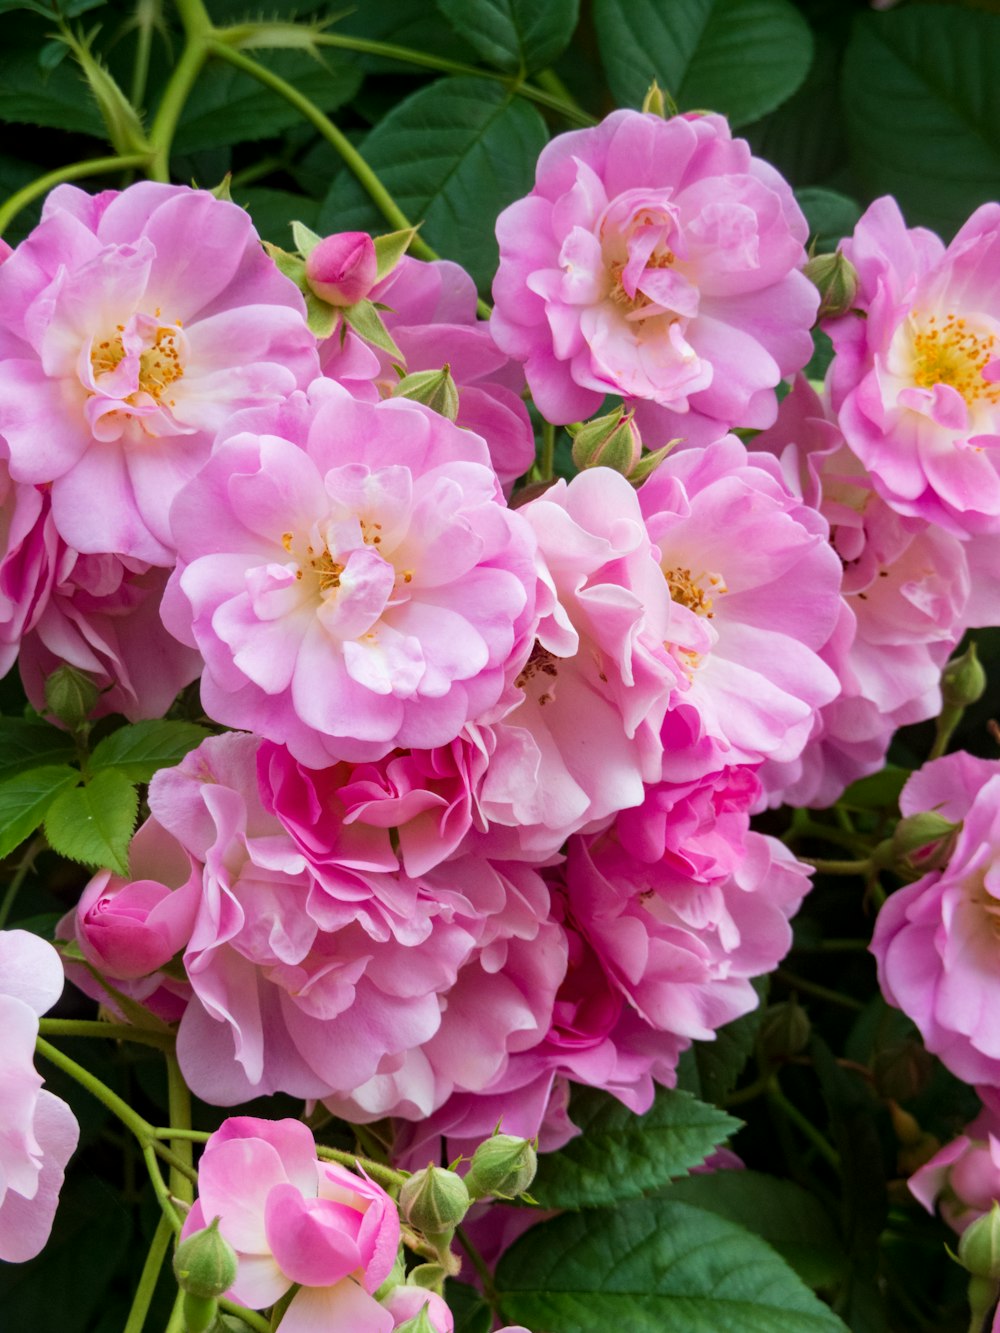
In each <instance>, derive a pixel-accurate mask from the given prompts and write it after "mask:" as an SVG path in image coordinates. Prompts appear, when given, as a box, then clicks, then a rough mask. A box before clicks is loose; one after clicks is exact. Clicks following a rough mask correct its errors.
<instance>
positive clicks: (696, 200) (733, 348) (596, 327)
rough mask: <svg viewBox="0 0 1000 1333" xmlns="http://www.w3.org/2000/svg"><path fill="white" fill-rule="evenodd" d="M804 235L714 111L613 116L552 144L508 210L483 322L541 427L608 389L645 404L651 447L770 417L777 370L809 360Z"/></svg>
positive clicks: (795, 212) (770, 178)
mask: <svg viewBox="0 0 1000 1333" xmlns="http://www.w3.org/2000/svg"><path fill="white" fill-rule="evenodd" d="M807 234H808V227H807V224H806V221H805V218H804V217H803V216H802V213H801V211H800V209H799V207H798V205H797V204H796V202H795V199H794V197H793V195H792V191H791V189H790V187H789V186H788V184H787V183H786V182H785V181H784V180H783V179H782V178H781V176H779V175H778V173H777V172H776V171H775V170H774V168H773V167H770V166H768V165H767V163H765V162H763V161H761V160H760V159H759V158H755V157H753V156H751V153H750V149H749V147H748V146H747V144H746V142H745V141H744V140H742V139H733V138H732V137H731V135H730V132H729V127H728V125H727V124H726V122H725V121H724V120H723V119H722V118H721V117H720V116H714V115H706V116H690V117H688V116H674V117H673V118H672V119H671V120H663V119H661V118H660V117H658V116H655V115H643V114H641V113H640V112H637V111H615V112H613V113H612V114H611V115H610V116H608V117H606V118H605V119H604V120H603V121H602V122H601V124H600V125H598V126H596V127H595V128H593V129H585V130H575V131H572V132H571V133H569V134H561V135H559V136H557V137H556V138H555V139H553V140H552V142H551V143H550V144H548V146H547V147H546V148H545V149H544V150H543V151H542V154H541V157H540V158H539V160H538V167H537V172H536V177H535V188H534V189H533V190H532V192H531V194H530V195H528V196H527V198H525V199H520V200H518V201H517V202H516V203H514V204H512V205H511V206H510V207H509V208H507V209H506V210H505V211H504V212H503V213H501V214H500V217H499V219H498V220H497V237H498V239H499V242H500V267H499V270H498V272H497V276H496V278H495V280H494V283H493V299H494V301H495V307H494V312H493V317H492V321H491V327H492V329H493V334H494V337H495V338H496V340H497V343H498V344H499V346H500V347H501V348H503V350H504V351H505V352H508V353H509V354H510V355H511V356H514V357H517V358H518V359H519V360H522V361H524V362H525V373H526V375H527V379H528V384H529V386H530V388H531V391H532V394H533V396H534V399H535V402H536V403H537V405H538V407H539V410H540V411H541V412H542V414H543V415H544V416H546V417H547V418H548V419H549V420H550V421H554V422H557V423H566V422H571V421H577V420H581V419H583V418H584V417H588V416H590V415H592V414H593V413H594V412H595V411H596V410H597V409H598V408H599V407H600V405H601V402H602V400H603V398H604V397H605V395H606V394H609V393H611V394H620V395H621V396H622V397H623V398H625V399H627V400H629V402H630V405H631V404H632V403H634V404H637V405H638V413H637V420H638V421H639V424H640V426H641V429H642V431H643V434H644V436H645V437H646V438H647V443H648V444H649V445H650V447H654V446H656V445H660V444H665V443H666V442H667V441H668V440H670V439H671V438H673V437H675V436H683V437H685V438H686V439H687V441H688V442H689V443H699V444H703V443H706V442H707V441H708V440H711V439H715V438H717V437H718V436H719V435H721V434H723V433H724V432H725V431H726V430H728V429H729V427H730V426H733V425H740V426H756V427H762V426H768V425H770V423H771V422H772V421H773V420H774V415H775V412H776V410H777V400H776V398H775V395H774V389H775V386H776V385H777V384H778V381H779V380H780V379H781V378H782V377H783V376H785V375H788V374H791V373H793V372H794V371H796V370H798V369H800V368H801V367H802V366H804V365H805V363H806V362H807V361H808V360H809V357H810V356H811V354H812V339H811V338H810V335H809V329H810V327H811V325H812V323H813V320H814V318H815V314H816V309H817V306H818V301H819V298H818V295H817V293H816V289H815V288H814V287H813V286H812V284H811V283H810V282H809V281H808V280H807V279H806V278H805V277H804V276H803V275H802V274H801V273H799V272H797V271H796V270H797V269H798V268H799V267H800V266H801V265H802V264H803V263H804V262H805V250H804V248H803V246H804V242H805V240H806V237H807Z"/></svg>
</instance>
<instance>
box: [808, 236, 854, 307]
mask: <svg viewBox="0 0 1000 1333" xmlns="http://www.w3.org/2000/svg"><path fill="white" fill-rule="evenodd" d="M802 271H803V272H804V273H805V275H806V277H807V278H808V279H809V281H810V282H811V283H813V285H814V286H815V287H816V290H817V291H818V292H819V310H817V312H816V318H817V319H836V318H837V316H838V315H846V314H847V312H848V311H849V310H850V309H851V308H852V306H853V305H854V302H855V301H856V300H857V296H858V270H857V269H856V268H855V267H854V265H853V264H852V263H851V261H850V260H849V259H848V258H847V256H846V255H844V254H842V253H841V251H840V250H838V251H837V252H836V253H835V254H832V255H814V256H813V258H812V259H810V260H809V261H808V262H807V264H806V266H805V268H804V269H803V270H802Z"/></svg>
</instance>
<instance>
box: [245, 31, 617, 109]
mask: <svg viewBox="0 0 1000 1333" xmlns="http://www.w3.org/2000/svg"><path fill="white" fill-rule="evenodd" d="M231 32H232V38H236V39H237V40H239V37H240V35H241V29H238V28H234V29H232V30H231ZM226 35H227V34H226V32H225V31H220V33H219V36H220V37H221V38H222V39H223V40H225V38H226ZM232 38H231V39H232ZM313 40H314V41H315V42H316V44H317V46H332V47H338V48H339V49H340V50H342V51H356V52H357V53H358V54H359V55H370V56H383V57H385V59H387V60H399V61H402V62H403V63H404V64H407V65H420V66H422V67H423V68H424V69H433V70H437V71H438V73H440V74H456V75H459V76H462V75H468V76H469V77H471V78H477V79H492V80H493V81H494V82H495V83H503V84H506V85H507V87H509V88H510V89H511V90H512V91H513V92H515V93H517V95H518V96H519V97H524V98H526V99H527V100H528V101H529V102H535V103H537V104H538V106H544V107H545V108H546V109H547V110H549V111H557V112H558V113H559V114H560V115H561V116H565V117H566V119H567V120H571V121H573V122H574V123H575V124H577V125H596V124H597V121H596V120H595V119H594V117H593V116H591V115H589V114H588V113H587V112H586V111H584V110H583V108H582V107H580V106H578V105H577V104H576V102H575V101H574V100H573V99H572V98H571V97H570V96H569V94H568V93H567V92H566V90H565V88H563V87H562V85H559V88H558V89H556V88H555V87H553V86H550V87H549V88H544V87H542V88H539V87H536V86H535V85H534V84H530V83H522V82H521V81H520V80H519V79H516V78H511V76H510V75H509V74H502V73H500V71H498V70H493V69H484V68H482V67H481V66H479V65H466V64H463V63H462V62H461V61H459V60H448V59H446V58H445V57H443V56H434V55H431V54H430V53H429V52H426V51H414V50H412V49H411V48H410V47H407V46H393V45H392V44H391V43H389V42H374V41H369V40H368V39H367V38H364V37H344V36H342V35H341V34H339V33H332V32H321V33H317V34H316V36H315V37H314V39H313ZM548 73H549V72H548V71H546V72H545V73H544V74H540V75H539V76H538V80H539V83H544V82H548V80H547V77H546V76H547V74H548ZM553 78H555V76H554V75H553ZM556 82H557V83H558V80H556Z"/></svg>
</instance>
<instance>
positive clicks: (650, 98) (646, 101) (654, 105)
mask: <svg viewBox="0 0 1000 1333" xmlns="http://www.w3.org/2000/svg"><path fill="white" fill-rule="evenodd" d="M642 110H643V111H645V112H647V113H648V114H652V115H654V116H662V118H663V119H664V120H666V119H667V117H668V116H672V115H673V114H674V112H676V110H677V108H676V107H674V109H673V111H668V110H667V99H666V97H665V96H664V93H663V89H662V88H661V87H660V85H659V84H658V83H657V82H656V80H655V79H654V80H653V82H652V83H651V84H650V85H649V87H648V88H647V89H646V96H645V97H644V98H643V99H642Z"/></svg>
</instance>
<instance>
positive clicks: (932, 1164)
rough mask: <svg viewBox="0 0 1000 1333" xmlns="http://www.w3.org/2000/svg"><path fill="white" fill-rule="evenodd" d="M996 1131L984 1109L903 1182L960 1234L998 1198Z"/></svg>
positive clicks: (999, 1174)
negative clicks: (935, 1209)
mask: <svg viewBox="0 0 1000 1333" xmlns="http://www.w3.org/2000/svg"><path fill="white" fill-rule="evenodd" d="M997 1130H1000V1124H998V1122H997V1119H996V1116H995V1115H993V1114H992V1113H991V1111H990V1110H989V1109H988V1108H984V1109H983V1110H982V1111H981V1112H980V1113H979V1115H978V1116H977V1117H976V1118H975V1120H974V1121H973V1122H972V1124H971V1125H967V1126H966V1128H965V1132H964V1133H962V1134H960V1135H959V1136H958V1138H956V1139H952V1140H951V1142H950V1143H946V1144H945V1145H944V1147H943V1148H941V1149H939V1150H938V1151H937V1152H936V1153H935V1154H934V1156H933V1157H932V1158H931V1159H930V1161H929V1162H925V1163H924V1165H923V1166H922V1167H920V1168H919V1170H917V1171H915V1172H914V1174H913V1175H912V1176H911V1177H910V1179H909V1180H908V1181H907V1185H908V1186H909V1190H910V1193H911V1194H912V1195H913V1197H914V1198H915V1199H917V1200H918V1201H919V1202H920V1203H922V1204H923V1206H924V1207H925V1208H926V1209H927V1211H928V1212H929V1213H933V1212H934V1208H935V1205H937V1208H938V1209H939V1211H940V1213H941V1216H942V1217H943V1218H944V1220H945V1221H946V1222H947V1223H948V1225H949V1226H950V1227H951V1228H952V1230H954V1231H957V1232H958V1233H959V1234H960V1235H961V1233H962V1232H963V1231H964V1230H965V1228H966V1227H967V1226H968V1225H969V1224H970V1223H971V1222H974V1221H975V1220H976V1218H977V1217H982V1215H983V1214H984V1213H988V1212H989V1211H990V1208H991V1207H992V1206H993V1202H994V1200H995V1199H1000V1137H998V1135H997Z"/></svg>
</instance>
